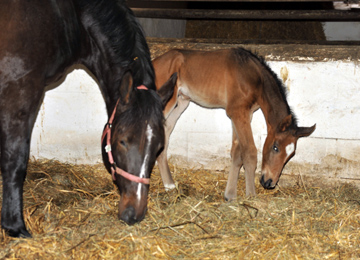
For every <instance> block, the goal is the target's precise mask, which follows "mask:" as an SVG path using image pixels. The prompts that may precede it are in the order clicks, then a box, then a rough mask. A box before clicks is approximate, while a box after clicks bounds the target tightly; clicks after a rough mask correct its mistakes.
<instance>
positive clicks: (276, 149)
mask: <svg viewBox="0 0 360 260" xmlns="http://www.w3.org/2000/svg"><path fill="white" fill-rule="evenodd" d="M272 149H273V150H274V152H276V153H278V152H279V147H277V146H276V145H275V144H274V145H273V147H272Z"/></svg>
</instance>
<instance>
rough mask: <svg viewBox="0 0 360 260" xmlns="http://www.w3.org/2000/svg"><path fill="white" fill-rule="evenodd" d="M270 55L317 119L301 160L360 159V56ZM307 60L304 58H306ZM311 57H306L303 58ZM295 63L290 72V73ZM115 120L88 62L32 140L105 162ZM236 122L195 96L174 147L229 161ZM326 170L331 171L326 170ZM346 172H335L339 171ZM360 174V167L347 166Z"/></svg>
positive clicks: (221, 163) (260, 131) (43, 112)
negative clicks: (105, 134) (106, 138)
mask: <svg viewBox="0 0 360 260" xmlns="http://www.w3.org/2000/svg"><path fill="white" fill-rule="evenodd" d="M297 60H298V61H296V62H295V61H291V60H287V61H271V60H270V61H269V65H270V67H271V68H272V69H273V70H274V71H275V72H276V73H277V74H278V75H280V76H281V77H282V78H283V79H284V81H285V84H286V86H287V88H288V91H289V96H288V101H289V104H290V106H291V107H292V108H293V110H294V111H295V114H296V115H297V116H298V118H299V125H301V126H311V125H313V124H314V123H316V124H317V129H316V131H315V132H314V133H313V135H312V136H311V137H309V138H304V139H300V141H299V142H298V149H297V154H296V156H295V157H294V158H293V159H292V161H293V162H297V163H302V164H304V163H307V164H310V165H318V164H321V163H322V162H324V160H325V159H326V158H328V157H329V156H335V157H338V158H343V159H345V160H351V161H354V162H360V131H359V130H358V129H359V127H360V123H359V122H360V102H359V100H360V91H359V90H360V68H359V65H358V62H359V57H358V58H357V60H350V59H349V60H338V61H337V60H329V61H321V62H314V61H312V59H311V57H306V58H305V57H304V59H302V58H299V57H297ZM299 60H300V61H299ZM301 60H305V61H301ZM284 71H287V72H288V76H287V77H285V76H284V75H286V73H281V72H284ZM106 121H107V116H106V113H105V105H104V101H103V98H102V96H101V93H100V91H99V88H98V87H97V85H96V83H95V82H94V81H93V79H92V78H91V77H90V76H88V75H87V74H86V72H85V71H83V70H75V71H73V72H72V73H71V74H69V75H68V76H67V78H66V80H65V81H64V82H63V83H62V84H61V85H60V86H59V87H57V88H55V89H53V90H50V91H48V92H46V95H45V98H44V102H43V104H42V106H41V108H40V112H39V115H38V118H37V121H36V124H35V127H34V131H33V135H32V141H31V156H32V157H33V158H48V159H53V158H54V159H57V160H60V161H65V162H71V163H86V164H94V163H99V162H101V151H100V138H101V133H102V129H103V126H104V124H105V123H106ZM252 127H253V133H254V139H255V142H256V145H257V147H258V150H259V159H261V147H262V144H263V142H264V140H265V138H266V126H265V124H264V118H263V116H262V113H261V111H257V112H256V113H255V115H254V119H253V124H252ZM230 144H231V123H230V121H229V119H228V118H227V116H226V115H225V112H224V111H223V110H221V109H213V110H209V109H204V108H201V107H199V106H197V105H195V104H191V105H190V106H189V108H188V109H187V110H186V111H185V112H184V114H183V115H182V117H181V118H180V120H179V121H178V124H177V126H176V128H175V130H174V132H173V135H172V136H171V141H170V148H169V154H170V156H172V158H173V159H174V161H175V162H176V161H178V162H179V163H184V162H185V163H186V165H187V166H194V165H195V166H204V167H206V168H217V169H224V168H227V166H228V163H229V152H230ZM324 174H325V173H324ZM336 174H338V173H334V176H335V175H336ZM341 174H342V175H343V176H344V178H355V179H357V178H358V179H359V178H360V172H358V171H357V169H355V170H352V171H348V170H347V169H344V171H342V173H341Z"/></svg>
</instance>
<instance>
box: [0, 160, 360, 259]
mask: <svg viewBox="0 0 360 260" xmlns="http://www.w3.org/2000/svg"><path fill="white" fill-rule="evenodd" d="M171 168H172V171H173V173H174V174H173V175H174V178H175V180H177V182H178V183H179V185H178V186H179V189H178V190H177V191H173V192H170V193H167V192H165V190H164V188H163V185H162V182H161V178H160V176H159V173H158V171H157V170H156V169H155V171H154V173H153V175H152V178H151V193H150V196H149V210H148V213H147V215H146V218H145V220H144V221H142V222H141V223H140V224H136V225H134V226H127V225H126V224H125V223H123V222H121V221H119V220H118V218H117V204H118V202H119V195H118V192H117V190H116V188H115V187H114V185H113V183H112V181H111V177H110V175H109V174H108V173H107V172H106V171H105V170H104V168H103V166H102V165H98V166H84V165H76V166H74V165H68V164H62V163H59V162H57V161H36V162H32V163H30V166H29V169H28V176H27V179H26V182H25V191H24V214H25V221H26V224H27V227H28V229H29V231H30V232H31V233H32V235H33V238H31V239H14V238H10V237H8V236H5V235H4V234H3V233H2V234H0V259H356V258H360V247H359V243H360V218H359V217H360V199H359V192H358V189H357V188H355V187H353V186H351V185H348V184H341V185H338V186H334V187H329V186H325V185H323V186H322V187H321V186H319V185H315V184H311V183H312V182H310V181H308V180H306V179H304V178H303V177H302V176H299V175H294V176H293V178H294V181H293V183H294V185H291V187H277V188H276V189H275V190H270V191H267V190H264V189H263V188H262V187H260V186H259V185H258V184H257V193H258V196H257V197H256V198H245V196H244V178H243V176H241V178H240V180H239V188H238V200H236V201H232V202H225V201H224V199H223V194H224V189H225V185H226V179H227V176H226V174H225V173H224V172H211V171H207V170H191V169H181V168H177V167H175V166H171Z"/></svg>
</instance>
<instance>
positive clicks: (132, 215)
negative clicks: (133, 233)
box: [119, 207, 147, 225]
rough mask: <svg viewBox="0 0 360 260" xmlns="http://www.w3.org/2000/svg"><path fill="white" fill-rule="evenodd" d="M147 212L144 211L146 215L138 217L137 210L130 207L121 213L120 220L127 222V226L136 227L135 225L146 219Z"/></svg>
mask: <svg viewBox="0 0 360 260" xmlns="http://www.w3.org/2000/svg"><path fill="white" fill-rule="evenodd" d="M146 211H147V210H145V211H144V214H142V215H141V216H140V217H138V216H136V211H135V209H134V208H133V207H128V208H126V209H125V210H124V211H123V212H122V213H121V215H120V216H119V218H120V219H121V220H123V221H124V222H126V224H128V225H134V224H135V223H137V222H140V221H142V220H143V219H144V217H145V213H146Z"/></svg>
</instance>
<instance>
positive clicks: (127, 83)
mask: <svg viewBox="0 0 360 260" xmlns="http://www.w3.org/2000/svg"><path fill="white" fill-rule="evenodd" d="M132 89H133V77H132V75H131V72H130V71H127V72H125V73H124V75H123V77H122V79H121V84H120V102H121V104H124V105H126V104H127V103H128V102H129V100H130V95H131V92H132Z"/></svg>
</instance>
